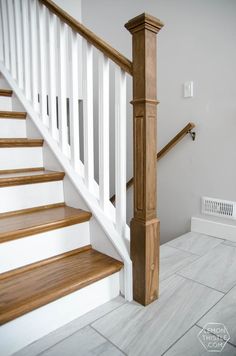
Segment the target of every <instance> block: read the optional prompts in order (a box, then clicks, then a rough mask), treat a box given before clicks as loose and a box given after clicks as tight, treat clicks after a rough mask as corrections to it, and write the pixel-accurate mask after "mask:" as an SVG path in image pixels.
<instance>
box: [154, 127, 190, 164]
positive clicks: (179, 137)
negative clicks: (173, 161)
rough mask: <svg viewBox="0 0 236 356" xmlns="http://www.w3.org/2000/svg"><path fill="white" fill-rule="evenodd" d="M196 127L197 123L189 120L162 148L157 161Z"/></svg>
mask: <svg viewBox="0 0 236 356" xmlns="http://www.w3.org/2000/svg"><path fill="white" fill-rule="evenodd" d="M194 127H195V124H194V123H193V122H189V123H188V124H187V125H186V126H185V127H184V128H183V129H182V130H181V131H180V132H178V133H177V135H176V136H175V137H173V138H172V140H170V142H168V143H167V145H165V147H163V148H162V149H161V150H160V152H158V154H157V161H158V160H159V159H161V158H162V157H164V156H165V155H166V154H167V153H168V152H169V151H170V150H171V149H172V148H174V147H175V146H176V145H177V143H178V142H180V141H181V140H182V139H183V138H184V137H185V136H186V135H187V134H188V133H189V131H190V130H192V129H193V128H194Z"/></svg>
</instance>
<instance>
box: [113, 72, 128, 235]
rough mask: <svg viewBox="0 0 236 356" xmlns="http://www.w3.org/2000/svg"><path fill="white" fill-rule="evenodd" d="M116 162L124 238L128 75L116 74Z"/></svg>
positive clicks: (119, 221)
mask: <svg viewBox="0 0 236 356" xmlns="http://www.w3.org/2000/svg"><path fill="white" fill-rule="evenodd" d="M115 141H116V142H115V152H116V153H115V157H116V158H115V160H116V172H115V177H116V179H115V180H116V228H117V230H118V232H119V233H120V234H122V235H123V236H124V234H125V228H126V74H125V72H124V71H123V70H122V69H120V68H118V67H117V68H116V73H115Z"/></svg>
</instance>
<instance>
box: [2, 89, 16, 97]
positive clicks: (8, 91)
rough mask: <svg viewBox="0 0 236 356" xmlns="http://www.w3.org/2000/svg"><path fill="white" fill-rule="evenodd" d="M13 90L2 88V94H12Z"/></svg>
mask: <svg viewBox="0 0 236 356" xmlns="http://www.w3.org/2000/svg"><path fill="white" fill-rule="evenodd" d="M12 93H13V92H12V90H8V89H0V96H12Z"/></svg>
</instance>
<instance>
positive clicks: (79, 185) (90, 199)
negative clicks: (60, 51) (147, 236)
mask: <svg viewBox="0 0 236 356" xmlns="http://www.w3.org/2000/svg"><path fill="white" fill-rule="evenodd" d="M0 72H1V73H2V74H3V76H4V77H5V79H6V81H7V82H8V83H9V85H10V87H11V88H12V89H13V91H14V92H15V94H16V95H17V97H18V99H19V101H20V102H21V104H22V105H23V107H24V108H25V111H26V112H27V114H28V116H29V117H30V118H31V119H32V120H33V122H34V124H35V125H36V127H37V129H38V130H39V131H40V133H41V135H42V136H43V138H44V140H45V141H46V142H47V144H48V146H49V148H50V149H51V150H52V152H53V153H54V155H55V156H56V157H57V160H58V162H59V163H60V164H61V166H62V167H63V170H64V171H65V173H66V174H67V175H68V177H69V179H70V181H71V182H72V184H73V185H74V187H75V188H76V190H77V191H78V193H79V194H80V195H81V196H82V198H83V199H84V201H85V202H86V204H87V205H88V207H89V209H90V211H91V212H92V214H93V216H94V217H95V218H96V219H97V221H98V222H99V224H100V225H101V227H102V228H103V230H104V232H105V233H106V234H107V236H108V238H109V239H110V241H111V243H112V244H113V246H114V247H115V248H116V250H117V251H118V253H119V255H120V256H121V257H122V259H123V262H124V270H125V283H124V284H125V298H126V299H127V300H129V301H130V300H132V298H133V294H132V289H133V288H132V261H131V259H130V256H129V243H128V235H129V228H128V227H126V234H127V236H126V240H124V239H123V238H122V236H120V235H119V234H118V232H117V230H116V228H115V225H114V218H115V209H114V207H113V205H112V204H110V209H109V214H110V216H112V218H110V219H109V218H108V216H107V215H105V214H104V212H103V211H102V209H101V207H100V205H99V202H98V199H97V198H96V196H95V195H92V194H91V193H90V192H89V190H88V189H87V187H86V186H85V184H84V180H83V179H82V178H81V177H80V176H79V175H78V174H77V173H76V172H75V170H74V168H73V167H72V165H71V163H70V161H69V160H68V158H66V157H65V156H64V155H62V153H61V150H60V148H59V146H58V144H57V142H56V141H54V140H53V139H52V137H51V135H50V133H49V131H48V129H47V128H46V127H45V126H44V125H43V123H42V121H41V119H40V116H39V114H38V113H36V112H35V110H34V109H33V107H32V105H31V104H30V103H29V101H28V100H27V99H26V98H25V96H24V94H23V93H22V91H21V90H20V89H19V87H18V85H17V83H16V82H15V81H14V80H13V79H12V77H11V75H10V73H9V72H8V70H6V68H5V66H4V65H3V64H2V63H0ZM97 188H98V187H97ZM98 194H99V191H98V189H97V196H98Z"/></svg>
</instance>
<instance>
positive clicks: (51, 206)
mask: <svg viewBox="0 0 236 356" xmlns="http://www.w3.org/2000/svg"><path fill="white" fill-rule="evenodd" d="M65 205H66V204H65V203H64V202H63V203H55V204H49V205H41V206H36V207H35V208H27V209H20V210H14V211H7V212H6V213H1V214H0V220H1V218H7V217H10V216H15V215H22V214H28V213H29V214H30V213H35V212H37V211H42V210H47V209H54V208H59V207H62V206H65Z"/></svg>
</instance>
